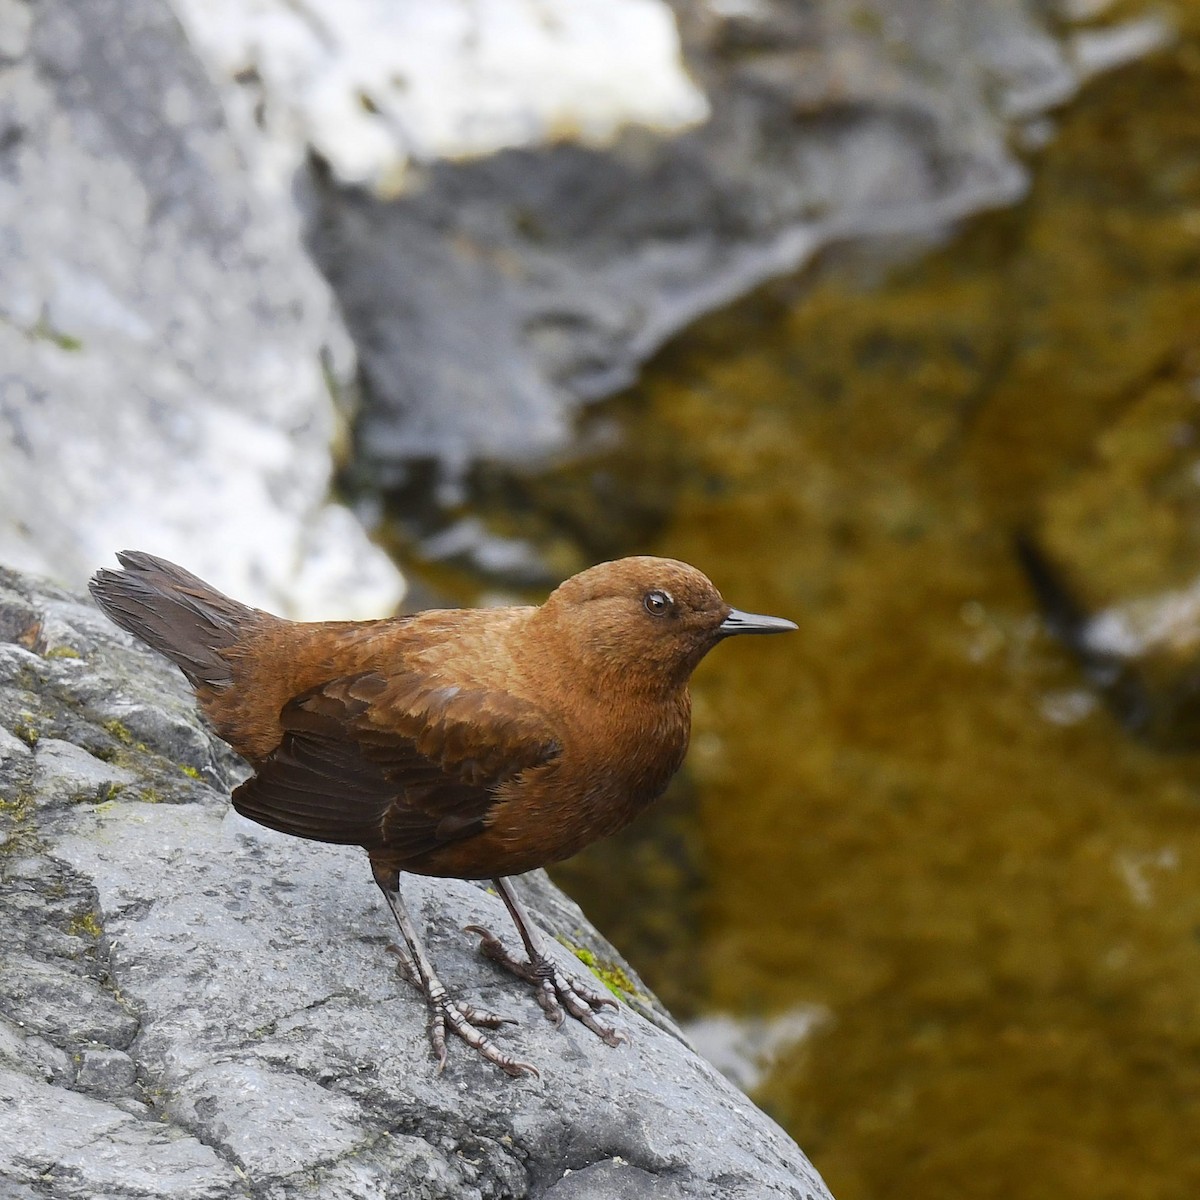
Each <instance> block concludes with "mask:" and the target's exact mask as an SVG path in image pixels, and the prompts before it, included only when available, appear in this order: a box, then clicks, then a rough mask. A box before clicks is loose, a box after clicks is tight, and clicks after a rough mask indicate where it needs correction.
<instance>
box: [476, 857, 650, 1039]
mask: <svg viewBox="0 0 1200 1200" xmlns="http://www.w3.org/2000/svg"><path fill="white" fill-rule="evenodd" d="M492 882H493V883H494V884H495V885H496V888H497V890H498V891H499V892H500V898H501V899H502V900H503V901H504V903H505V905H506V906H507V908H508V911H509V913H510V914H511V915H512V919H513V922H514V923H515V924H516V927H517V932H518V933H520V935H521V941H522V942H524V943H525V953H526V954H528V955H529V959H528V961H525V962H523V961H521V959H519V958H514V957H513V956H512V955H511V954H509V952H508V951H507V950H505V948H504V946H503V944H502V943H501V941H500V939H499V938H497V937H496V936H495V934H493V933H490V932H489V931H488V930H486V929H484V928H483V927H482V926H481V925H468V926H467V932H468V933H477V934H479V936H480V937H481V938H482V939H483V940H482V941H481V942H480V943H479V949H480V950H481V951H482V952H483V953H484V955H486V956H487V957H488V958H490V959H491V960H492V961H493V962H497V963H499V964H500V965H501V966H502V967H504V968H505V969H506V970H509V971H511V972H512V973H513V974H514V975H516V976H517V977H518V978H519V979H524V980H526V981H527V982H529V983H532V984H533V985H534V987H535V988H536V992H535V994H536V996H537V1002H538V1003H539V1004H540V1005H541V1006H542V1009H543V1011H544V1012H545V1014H546V1018H547V1019H548V1020H550V1021H553V1022H554V1024H555V1025H561V1024H562V1023H563V1009H564V1008H565V1009H566V1010H567V1012H569V1013H570V1014H571V1016H573V1017H574V1018H575V1019H576V1020H577V1021H581V1022H582V1023H583V1024H584V1025H586V1026H587V1027H588V1028H589V1029H590V1030H591V1031H592V1032H593V1033H594V1034H596V1036H597V1037H599V1038H602V1039H603V1040H604V1041H605V1042H607V1043H608V1044H609V1045H610V1046H619V1045H620V1044H621V1043H622V1042H625V1041H628V1040H629V1039H628V1038H627V1037H626V1035H625V1034H623V1033H621V1032H620V1031H619V1030H617V1029H613V1028H612V1027H611V1026H609V1025H605V1024H604V1023H602V1022H600V1021H597V1020H596V1017H595V1013H597V1012H598V1011H599V1010H600V1009H602V1008H605V1007H610V1008H616V1007H617V1002H616V1001H615V1000H614V999H613V998H612V996H610V995H609V994H608V993H607V992H601V991H598V990H597V989H596V988H593V987H591V986H589V985H588V984H586V983H584V982H582V981H581V980H579V979H571V978H570V977H569V976H568V975H567V974H566V973H565V972H564V971H562V970H560V969H559V967H558V966H557V965H556V964H555V962H554V960H553V959H552V958H551V957H550V956H549V955H548V954H547V953H546V952H545V951H544V950H543V949H542V947H541V939H540V937H539V935H538V932H537V930H536V929H535V928H534V925H533V922H532V921H531V920H530V918H529V914H528V913H527V912H526V911H525V909H524V907H523V905H522V904H521V902H520V900H518V899H517V894H516V892H514V891H513V887H512V884H511V883H509V882H508V880H507V879H503V878H496V879H493V880H492Z"/></svg>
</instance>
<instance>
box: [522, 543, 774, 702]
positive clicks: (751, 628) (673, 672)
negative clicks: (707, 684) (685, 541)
mask: <svg viewBox="0 0 1200 1200" xmlns="http://www.w3.org/2000/svg"><path fill="white" fill-rule="evenodd" d="M537 619H538V620H539V622H545V623H546V624H547V625H548V626H552V627H553V629H554V640H555V641H557V642H558V644H559V646H560V647H561V648H562V650H563V652H565V653H570V654H574V655H577V656H578V657H579V658H580V659H582V660H583V661H585V662H586V663H587V666H588V668H589V670H590V671H591V672H593V673H594V674H595V676H596V677H597V678H599V679H603V680H604V681H606V682H608V683H610V684H612V683H614V682H618V681H621V680H624V681H625V686H626V687H636V688H640V689H642V690H646V691H658V690H660V689H661V690H670V689H673V688H677V687H679V686H681V685H682V684H684V683H686V682H687V679H688V677H689V676H690V675H691V673H692V671H693V670H694V669H695V667H696V664H697V663H698V662H699V661H700V660H701V659H702V658H703V657H704V655H705V654H707V653H708V651H709V650H711V649H712V648H713V646H715V645H716V644H717V643H718V642H719V641H722V640H723V639H725V638H727V637H730V636H732V635H734V634H739V633H784V632H786V631H788V630H792V629H795V628H796V626H795V624H793V622H791V621H786V620H784V619H782V618H781V617H764V616H758V615H755V614H753V613H744V612H739V611H738V610H737V609H735V608H732V607H731V606H730V605H728V604H726V602H725V601H724V600H723V599H722V598H721V593H720V592H718V591H717V589H716V588H715V587H714V586H713V584H712V582H711V580H709V579H708V577H707V576H706V575H704V574H702V573H701V572H700V571H697V570H696V568H695V567H691V566H688V564H687V563H682V562H678V561H676V560H675V559H672V558H651V557H648V556H641V557H636V558H622V559H618V560H616V561H615V562H606V563H600V564H599V565H598V566H595V567H590V568H589V569H588V570H586V571H581V572H580V573H579V574H578V575H573V576H572V577H571V578H570V579H568V580H567V581H566V582H565V583H563V584H562V585H561V586H560V587H559V588H558V589H557V590H555V591H554V592H553V593H552V594H551V595H550V597H549V598H548V599H547V601H546V603H545V604H544V605H542V607H541V609H540V610H539V612H538V618H537Z"/></svg>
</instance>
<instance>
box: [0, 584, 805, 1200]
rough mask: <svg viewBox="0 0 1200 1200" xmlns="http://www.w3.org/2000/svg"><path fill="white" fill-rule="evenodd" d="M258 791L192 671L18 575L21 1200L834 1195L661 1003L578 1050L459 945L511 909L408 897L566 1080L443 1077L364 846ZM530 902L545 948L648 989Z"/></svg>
mask: <svg viewBox="0 0 1200 1200" xmlns="http://www.w3.org/2000/svg"><path fill="white" fill-rule="evenodd" d="M241 769H242V768H241V766H240V764H239V762H238V761H237V760H236V759H235V758H234V757H233V756H232V754H231V753H230V752H229V751H228V750H227V749H226V748H225V747H224V746H223V745H222V744H221V743H220V742H218V741H216V740H215V739H214V738H213V737H211V736H210V735H209V734H208V733H207V732H206V731H205V730H204V728H203V727H202V726H201V725H200V723H199V721H198V718H197V716H196V714H195V710H194V708H193V706H192V703H191V701H190V698H189V696H188V694H187V690H186V687H185V685H184V684H183V682H182V680H181V679H180V678H179V677H178V676H177V674H176V673H175V671H174V669H173V668H171V667H170V666H168V665H167V664H166V663H164V662H163V661H162V660H160V659H159V658H157V657H156V656H154V655H152V654H150V653H149V652H146V651H143V650H141V649H140V648H137V647H134V646H133V645H132V643H131V641H130V639H128V638H127V637H126V636H125V635H124V634H123V633H121V632H119V631H117V630H116V629H114V628H112V627H111V626H109V625H108V623H107V622H106V621H105V619H104V618H103V617H102V616H101V615H100V614H99V613H98V612H97V611H96V610H95V609H94V608H92V607H91V606H90V605H89V604H87V603H85V602H83V601H81V600H79V599H77V598H76V597H74V596H72V595H70V594H69V593H66V592H62V591H59V590H57V589H55V588H53V587H50V586H48V585H43V584H40V583H38V582H36V581H33V580H30V579H29V578H27V577H23V576H19V575H16V574H14V573H12V572H7V571H0V838H2V841H0V891H2V892H3V909H4V913H5V920H4V922H3V923H2V924H0V974H2V976H3V982H2V985H0V1193H2V1194H4V1195H14V1196H17V1195H29V1196H32V1195H38V1196H50V1197H64V1198H65V1197H72V1198H75V1197H80V1198H91V1197H100V1196H103V1197H106V1198H114V1200H125V1198H127V1197H164V1196H169V1197H195V1198H197V1200H200V1198H204V1200H210V1198H211V1200H217V1198H224V1197H236V1196H250V1195H256V1196H270V1197H279V1198H283V1197H291V1196H302V1195H303V1196H321V1197H347V1198H349V1197H354V1198H355V1200H361V1198H364V1197H425V1198H435V1197H446V1198H447V1200H449V1198H451V1197H453V1198H455V1200H459V1198H463V1197H472V1196H474V1197H555V1198H558V1200H563V1198H571V1200H583V1198H588V1200H590V1198H595V1200H600V1198H601V1197H603V1198H605V1200H612V1198H628V1200H635V1198H642V1197H645V1198H649V1197H658V1198H662V1197H667V1198H670V1200H676V1198H678V1200H683V1198H685V1197H714V1198H715V1197H721V1198H722V1200H738V1198H742V1200H751V1198H758V1197H768V1196H779V1197H787V1198H788V1200H828V1193H827V1191H826V1190H825V1188H824V1186H823V1185H822V1183H821V1181H820V1179H819V1178H818V1176H817V1175H816V1173H815V1172H814V1170H813V1169H812V1167H811V1166H810V1164H809V1163H808V1161H807V1160H806V1159H805V1157H804V1156H803V1154H802V1153H801V1152H800V1151H799V1149H798V1148H797V1147H796V1146H795V1145H794V1144H793V1143H792V1142H791V1141H790V1139H788V1137H787V1136H786V1135H785V1134H784V1133H783V1132H782V1131H781V1130H780V1129H779V1128H778V1127H777V1126H775V1125H774V1124H773V1123H772V1122H771V1121H770V1120H769V1119H768V1118H766V1117H765V1116H764V1115H763V1114H762V1113H760V1112H758V1111H757V1110H756V1109H755V1108H754V1107H753V1106H752V1105H751V1104H750V1103H749V1102H748V1101H747V1100H746V1099H745V1098H744V1097H743V1096H742V1095H741V1094H740V1093H738V1092H736V1091H735V1090H734V1089H733V1088H732V1087H731V1086H730V1085H729V1084H728V1083H727V1082H726V1081H725V1080H724V1079H723V1078H722V1077H721V1076H720V1075H719V1074H718V1073H717V1072H716V1071H715V1070H714V1069H713V1068H712V1067H711V1066H710V1065H709V1064H707V1063H706V1062H704V1061H703V1060H702V1059H700V1058H698V1057H697V1056H696V1055H695V1054H694V1053H692V1051H691V1050H689V1049H688V1047H687V1046H686V1045H685V1044H684V1043H683V1041H682V1040H681V1039H680V1038H679V1037H678V1035H677V1034H676V1033H674V1032H672V1028H673V1027H672V1026H671V1024H670V1022H669V1020H668V1019H666V1018H665V1017H664V1016H662V1015H661V1014H658V1013H656V1011H655V1008H654V1005H653V1002H652V1001H651V999H650V998H649V997H648V996H642V998H641V999H640V1001H639V1002H638V1005H637V1006H638V1008H639V1009H640V1010H641V1011H642V1012H644V1013H646V1014H647V1016H649V1017H650V1018H652V1020H648V1019H645V1018H644V1017H643V1016H640V1015H638V1013H637V1012H635V1011H634V1009H633V1008H631V1007H630V1006H629V1004H627V1003H623V1004H622V1005H621V1008H620V1012H619V1020H620V1023H621V1025H622V1026H623V1027H624V1028H625V1029H626V1030H627V1031H628V1032H629V1033H630V1034H631V1037H632V1041H631V1043H630V1044H629V1045H626V1046H623V1047H621V1048H619V1049H615V1050H614V1049H611V1048H609V1047H608V1046H605V1045H604V1044H603V1043H601V1042H600V1041H599V1040H598V1039H596V1038H595V1037H593V1036H592V1035H591V1034H589V1033H588V1032H587V1031H586V1030H584V1029H582V1028H581V1027H578V1026H574V1027H572V1025H571V1024H568V1026H567V1027H565V1028H563V1029H554V1028H553V1027H551V1026H550V1025H549V1023H547V1022H546V1021H545V1020H544V1019H543V1017H542V1015H541V1012H540V1010H539V1008H538V1007H537V1005H536V1003H535V1001H534V999H533V997H532V995H531V994H530V993H529V992H528V990H527V989H524V988H523V987H520V986H518V985H517V984H516V982H515V981H513V980H512V979H511V978H510V977H508V976H505V975H502V974H501V973H500V972H499V971H498V969H496V968H495V967H494V966H493V965H492V964H489V963H487V962H486V961H485V960H483V959H482V958H480V957H479V956H478V955H476V953H475V952H474V949H473V943H472V941H471V940H470V939H468V938H467V937H466V936H465V935H464V934H463V933H462V926H464V925H466V924H468V923H470V922H472V921H483V922H485V923H487V924H491V925H493V926H495V927H496V928H497V930H498V931H503V933H504V936H506V937H507V936H508V929H507V928H506V919H505V914H504V910H503V906H502V905H501V903H500V902H499V900H497V899H496V898H495V897H493V896H490V895H489V894H488V893H487V892H486V891H485V890H483V889H481V888H479V887H476V886H474V885H472V884H468V883H459V882H453V881H450V882H442V881H430V880H423V879H416V878H409V877H406V879H405V881H404V887H405V892H406V896H407V897H408V898H409V900H410V903H411V905H412V907H413V908H414V911H415V914H416V919H417V921H418V925H419V926H420V927H421V928H422V929H423V931H424V933H425V936H426V938H427V942H428V945H429V946H430V950H431V953H432V954H433V956H434V958H435V961H436V962H437V963H438V964H439V967H440V969H441V972H442V976H443V978H444V979H445V980H447V981H448V982H450V984H451V985H452V986H458V987H461V988H462V991H463V994H464V995H465V996H467V997H469V998H470V999H471V1000H479V1001H482V1002H483V1003H484V1004H485V1005H487V1006H489V1007H495V1008H497V1009H499V1010H501V1011H504V1012H506V1013H510V1014H511V1015H512V1016H514V1017H516V1018H518V1021H519V1023H518V1024H515V1025H511V1026H506V1027H504V1029H503V1030H501V1031H499V1033H498V1035H497V1036H498V1037H499V1038H500V1039H501V1040H502V1042H503V1044H504V1045H505V1046H506V1047H508V1048H510V1049H512V1050H514V1051H516V1052H517V1053H519V1054H520V1055H521V1056H522V1057H526V1058H528V1059H530V1060H532V1061H533V1062H535V1063H536V1064H537V1065H538V1066H539V1067H540V1069H541V1072H542V1077H541V1079H540V1080H521V1081H514V1080H511V1079H509V1078H508V1077H507V1076H504V1075H503V1074H501V1073H500V1072H499V1071H497V1070H496V1069H494V1068H493V1067H491V1066H489V1065H488V1064H486V1063H484V1062H483V1061H481V1060H479V1059H477V1058H475V1057H474V1056H473V1055H471V1054H470V1053H468V1052H467V1051H466V1049H465V1047H463V1046H461V1045H458V1044H455V1045H452V1046H451V1054H450V1061H449V1065H448V1067H447V1069H446V1071H445V1073H444V1074H442V1075H440V1076H439V1075H438V1074H437V1072H436V1069H435V1064H434V1062H433V1060H432V1057H431V1054H430V1051H429V1047H428V1045H427V1042H426V1037H425V1029H424V1025H425V1021H424V1011H423V1005H422V1004H421V1003H420V1001H419V999H418V998H417V996H416V994H415V993H414V992H413V991H412V989H411V988H410V986H409V985H408V984H407V983H406V982H405V981H404V980H402V979H401V978H400V977H399V976H398V974H397V972H396V970H395V966H394V963H393V960H392V958H391V956H390V955H389V953H388V952H387V947H388V944H389V942H390V940H391V930H390V928H389V924H390V918H389V917H388V914H387V913H386V911H385V910H384V908H383V906H382V905H381V904H380V902H379V900H378V898H377V897H376V895H375V894H374V893H375V888H374V885H373V884H372V883H371V881H370V876H369V874H368V872H367V869H366V864H365V860H364V858H363V855H362V853H361V851H359V850H357V849H355V848H352V847H333V846H321V845H317V844H313V843H307V842H301V841H297V840H295V839H289V838H284V837H282V836H280V835H277V834H272V833H269V832H267V831H265V830H261V829H259V828H257V827H256V826H253V825H251V824H250V823H249V822H246V821H244V820H243V819H242V818H240V817H238V816H237V815H236V814H234V813H233V812H232V810H231V809H230V807H229V805H228V801H227V792H228V789H229V787H230V784H231V782H233V781H235V780H236V778H237V777H238V774H239V772H240V770H241ZM522 883H523V885H524V890H525V892H526V896H527V898H528V899H529V901H530V903H531V904H532V905H533V906H534V908H535V911H536V912H537V914H538V915H539V919H540V920H541V921H542V922H543V923H544V924H545V926H546V927H547V928H548V929H550V930H552V931H553V932H554V933H556V934H557V935H559V936H560V937H561V938H562V939H564V940H565V942H566V943H568V944H569V945H571V946H574V947H582V948H586V949H588V950H590V951H591V952H592V954H594V955H595V957H596V959H597V960H598V961H599V962H600V963H602V964H606V963H607V964H613V969H616V968H620V969H621V970H624V971H626V972H628V968H626V967H624V965H623V964H621V963H620V961H619V959H617V958H616V955H615V951H613V950H612V948H611V947H609V946H607V945H606V944H605V943H604V942H603V941H602V939H600V938H599V936H598V935H597V934H596V933H595V931H594V930H592V929H591V928H590V927H589V926H588V925H587V924H586V921H585V920H584V918H583V917H582V914H580V913H579V911H578V909H576V908H575V907H574V906H573V905H571V904H570V902H569V901H567V900H566V899H565V898H564V897H562V896H561V894H559V893H556V892H555V891H554V889H552V888H551V887H550V886H549V884H547V883H546V882H545V881H544V879H540V878H538V877H529V878H527V879H526V880H523V881H522ZM560 949H561V954H562V957H563V959H564V962H566V963H569V964H570V965H572V967H573V968H575V969H578V970H581V971H582V970H584V968H583V966H582V964H581V963H580V962H578V961H577V960H576V959H575V958H574V957H573V956H572V955H571V954H570V952H569V951H568V950H567V949H566V948H560ZM612 977H613V976H612V975H611V974H610V978H612ZM623 985H624V986H625V988H626V989H627V990H626V996H625V998H626V999H628V998H630V993H634V994H636V993H637V992H640V991H641V990H642V988H641V985H640V982H639V981H637V980H636V978H635V977H633V976H632V974H631V973H629V974H627V976H626V977H625V978H624V980H623Z"/></svg>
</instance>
